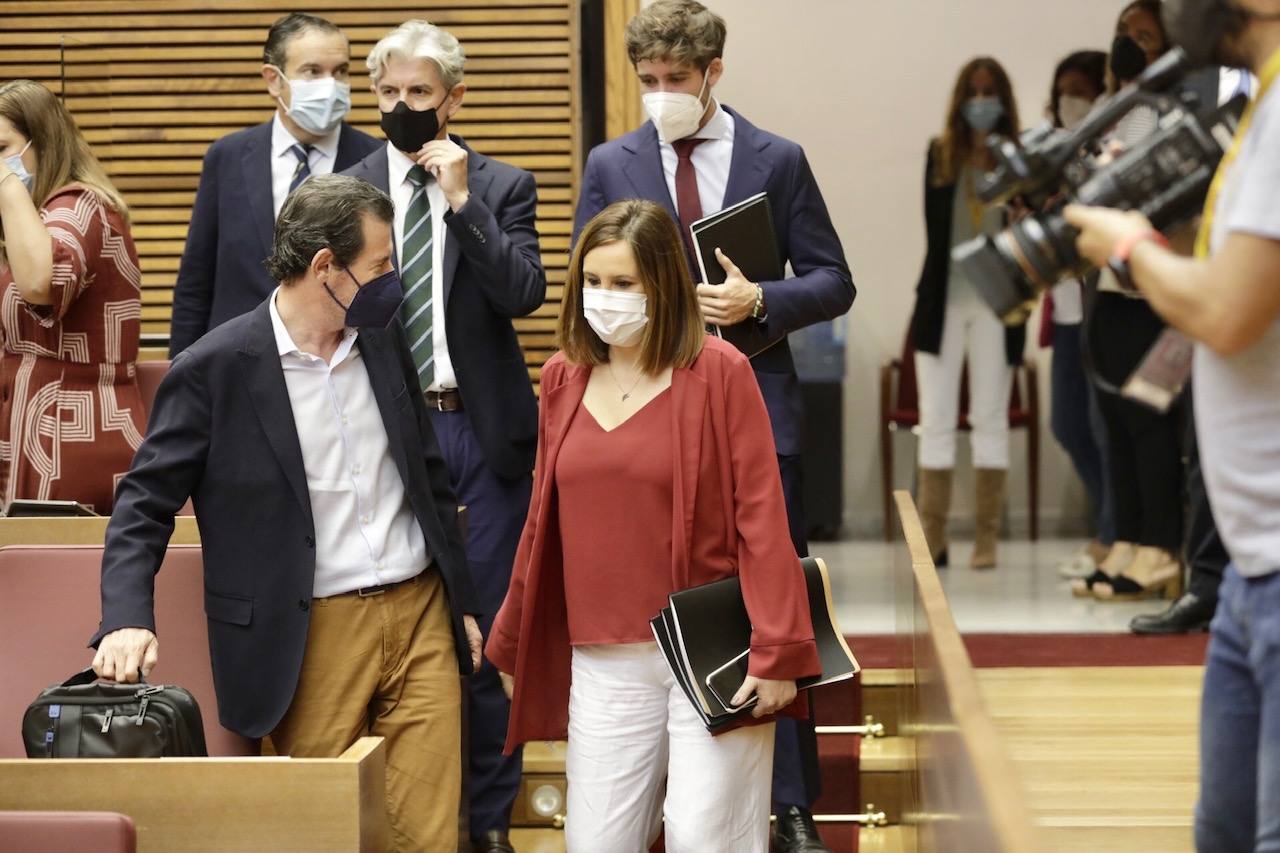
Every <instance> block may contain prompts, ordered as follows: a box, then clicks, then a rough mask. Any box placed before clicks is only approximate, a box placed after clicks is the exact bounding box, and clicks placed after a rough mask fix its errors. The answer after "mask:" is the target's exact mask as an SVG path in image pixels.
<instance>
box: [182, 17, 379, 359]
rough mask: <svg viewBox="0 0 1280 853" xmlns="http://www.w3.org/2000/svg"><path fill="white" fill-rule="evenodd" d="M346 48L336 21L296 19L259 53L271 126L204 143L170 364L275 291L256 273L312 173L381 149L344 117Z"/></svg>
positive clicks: (279, 26)
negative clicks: (293, 195)
mask: <svg viewBox="0 0 1280 853" xmlns="http://www.w3.org/2000/svg"><path fill="white" fill-rule="evenodd" d="M350 61H351V49H350V45H349V44H348V42H347V37H346V36H345V35H344V34H343V32H342V30H340V29H338V27H337V26H336V25H334V24H333V23H331V22H329V21H326V20H325V19H324V18H318V17H316V16H315V15H306V14H302V13H299V12H295V13H293V14H290V15H285V16H284V17H282V18H280V19H279V20H277V21H276V22H275V23H274V24H272V25H271V29H270V31H269V32H268V33H267V42H266V44H265V45H264V46H263V50H262V79H263V80H264V81H266V84H267V93H268V94H269V95H270V96H271V98H272V100H273V101H274V102H275V104H276V113H275V115H274V116H272V117H271V120H270V121H267V122H264V123H262V124H260V125H257V126H255V127H250V128H247V129H245V130H239V131H236V132H235V133H232V134H229V135H228V136H224V137H223V138H222V139H219V140H218V141H217V142H215V143H213V145H211V146H209V151H208V153H206V154H205V158H204V166H203V167H202V168H201V171H200V187H199V189H197V190H196V201H195V207H194V208H193V209H192V211H191V223H190V225H189V226H188V229H187V245H186V248H185V249H183V252H182V264H181V266H179V268H178V280H177V283H176V284H175V286H174V290H173V322H172V329H171V331H170V337H169V357H170V358H173V357H174V356H176V355H177V354H178V353H180V352H182V351H183V350H185V349H186V348H187V347H189V346H191V344H193V343H195V342H196V340H198V339H199V338H200V337H201V336H202V335H203V334H204V333H205V332H207V331H209V330H210V329H212V328H214V327H216V326H220V325H222V324H223V323H225V322H226V321H227V320H230V319H231V318H232V317H236V316H239V315H240V314H243V313H245V312H246V311H251V310H253V309H254V308H256V307H258V304H259V303H261V302H262V300H263V299H266V298H267V294H269V293H270V292H271V291H272V290H274V289H275V287H276V282H274V281H272V280H271V276H269V275H267V271H266V269H265V268H264V267H263V260H264V259H265V258H266V257H267V255H269V254H270V253H271V235H272V229H273V228H274V227H275V221H276V216H277V215H279V213H280V208H281V207H282V206H283V205H284V200H285V196H287V195H288V194H289V193H290V191H292V190H293V189H294V188H296V187H297V186H298V185H299V184H301V183H302V182H303V181H305V180H306V179H307V178H308V177H310V176H311V175H327V174H330V173H331V172H341V171H342V170H343V169H346V168H347V167H349V166H351V165H352V164H354V163H355V162H356V161H358V160H359V159H360V158H361V157H364V156H365V155H366V154H368V153H369V152H370V151H372V150H373V149H375V148H377V147H378V145H379V142H378V140H376V139H374V138H373V137H372V136H369V135H368V134H367V133H362V132H360V131H358V130H356V129H355V128H354V127H351V126H350V125H348V124H347V123H346V122H344V121H343V119H344V118H345V117H346V115H347V112H348V111H349V110H350V109H351V86H350V84H348V83H347V71H348V65H349V64H350Z"/></svg>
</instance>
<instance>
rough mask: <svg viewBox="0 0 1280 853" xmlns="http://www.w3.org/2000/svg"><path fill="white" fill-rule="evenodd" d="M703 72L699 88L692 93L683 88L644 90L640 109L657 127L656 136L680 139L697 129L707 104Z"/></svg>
mask: <svg viewBox="0 0 1280 853" xmlns="http://www.w3.org/2000/svg"><path fill="white" fill-rule="evenodd" d="M707 79H708V77H707V74H706V73H705V72H703V75H702V88H701V89H699V90H698V94H696V95H686V94H684V93H683V92H646V93H645V94H644V96H643V101H644V111H645V112H646V113H648V115H649V120H650V121H652V122H653V126H654V127H655V128H657V130H658V140H659V141H661V142H663V143H671V142H674V141H676V140H677V139H684V138H685V137H686V136H691V135H693V134H694V133H695V132H696V131H697V130H698V124H699V123H701V121H702V114H703V113H705V112H706V111H707V106H706V104H704V103H703V102H702V95H703V93H704V92H706V90H707Z"/></svg>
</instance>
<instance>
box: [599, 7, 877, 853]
mask: <svg viewBox="0 0 1280 853" xmlns="http://www.w3.org/2000/svg"><path fill="white" fill-rule="evenodd" d="M724 40H725V24H724V21H723V19H721V18H720V17H719V16H718V15H715V14H714V13H712V12H711V11H710V10H708V9H707V8H706V7H705V6H703V5H702V4H700V3H697V2H693V0H658V2H655V3H653V4H651V5H649V6H646V7H645V9H644V10H643V11H641V12H640V13H639V14H638V15H636V17H635V18H634V19H632V21H631V22H630V23H629V24H628V26H627V52H628V55H629V56H630V59H631V62H632V64H633V65H634V66H635V68H636V72H637V73H638V74H639V76H640V86H641V89H642V90H643V92H644V93H645V94H644V98H645V109H646V112H648V114H649V117H650V120H649V121H647V122H645V124H644V125H642V126H641V127H640V128H638V129H637V130H634V131H632V132H631V133H628V134H626V135H624V136H622V137H620V138H618V139H615V140H613V141H611V142H607V143H605V144H603V145H600V146H598V147H596V148H595V149H594V150H592V152H591V154H590V156H589V157H588V158H587V165H586V169H585V171H584V172H583V176H582V188H581V192H580V194H579V197H578V209H577V214H576V216H575V220H574V240H575V242H576V240H577V235H578V233H579V232H580V231H581V230H582V228H583V226H584V225H586V223H587V222H588V221H589V220H590V219H591V218H592V217H593V216H595V215H596V214H597V213H599V212H600V211H601V210H603V209H604V208H605V207H606V206H608V205H609V204H611V203H613V202H615V201H619V200H621V199H626V198H647V199H649V200H651V201H655V202H658V203H660V204H662V205H663V206H665V207H666V208H667V210H668V211H669V212H670V213H671V215H672V218H674V219H675V220H676V221H677V222H679V223H680V225H681V229H682V232H685V233H687V232H688V228H689V226H690V225H691V224H692V223H693V222H694V221H696V220H697V219H699V218H701V217H702V216H708V215H711V214H713V213H716V212H717V211H719V210H722V209H723V208H726V207H729V206H731V205H733V204H736V203H737V202H740V201H742V200H744V199H746V198H748V197H750V196H752V195H755V194H756V193H760V192H764V193H768V196H769V202H770V205H771V207H772V212H773V221H774V224H775V227H776V229H777V240H778V255H779V257H780V258H781V259H782V260H783V262H784V263H790V265H791V269H792V272H793V273H794V276H793V277H792V278H788V279H786V280H784V281H762V282H753V281H750V280H748V278H747V277H746V276H744V275H743V274H742V273H741V272H740V271H739V270H738V269H737V268H736V267H735V266H734V265H733V263H732V260H733V259H731V258H726V259H723V260H722V261H721V263H722V265H723V266H724V268H725V270H726V273H727V274H728V278H727V280H726V281H725V283H724V284H723V285H708V284H705V283H703V284H699V285H698V301H699V304H700V305H701V307H702V310H703V315H704V316H705V318H706V319H707V321H708V322H709V323H711V324H714V325H716V326H719V327H738V329H739V330H742V331H747V330H745V329H743V327H752V328H750V329H749V331H750V333H751V337H753V338H756V339H763V340H766V341H770V342H774V343H773V345H772V346H770V347H768V348H767V349H765V350H764V351H763V352H759V353H758V354H756V353H754V352H749V353H748V355H752V356H753V358H752V359H751V364H752V367H753V368H754V369H755V374H756V380H757V381H758V382H759V383H760V391H761V393H762V394H763V395H764V401H765V405H766V407H767V408H768V410H769V420H770V423H771V424H772V426H773V438H774V443H775V444H776V446H777V451H778V464H779V467H780V470H781V474H782V483H783V490H784V493H785V496H786V502H787V514H788V519H789V521H790V525H791V536H792V539H793V540H794V542H795V546H796V550H797V552H798V553H800V554H802V555H804V554H807V553H808V546H807V543H806V539H807V536H806V527H805V522H804V512H803V506H802V504H801V497H802V493H801V483H800V471H801V465H800V458H801V457H800V454H801V451H802V447H801V436H802V432H803V429H802V427H803V404H802V400H801V395H800V383H799V380H798V379H797V377H796V370H795V364H794V362H793V360H792V357H791V349H790V347H789V346H788V344H787V335H788V334H790V333H791V332H794V331H796V330H797V329H802V328H804V327H805V326H809V325H812V324H814V323H820V322H822V321H824V320H831V319H833V318H835V317H838V316H840V315H841V314H844V313H845V312H846V311H848V310H849V307H850V306H851V305H852V304H853V298H854V292H855V291H854V286H853V280H852V278H851V276H850V274H849V268H848V265H847V264H846V263H845V259H844V250H843V249H842V248H841V246H840V239H839V237H837V236H836V233H835V228H834V227H833V226H832V224H831V218H830V216H829V215H828V213H827V208H826V204H825V203H824V202H823V200H822V193H821V192H820V191H819V189H818V185H817V182H816V181H815V180H814V177H813V172H812V171H811V170H810V168H809V163H808V161H807V160H806V158H805V155H804V151H803V150H801V148H800V146H799V145H797V144H796V143H794V142H791V141H789V140H787V139H784V138H782V137H781V136H777V135H775V134H772V133H769V132H767V131H764V130H761V129H760V128H757V127H756V126H754V125H753V124H751V123H750V122H748V121H747V120H746V119H745V118H743V117H742V116H741V115H740V114H738V113H737V112H735V111H733V110H730V109H729V108H727V107H723V106H721V105H720V104H719V103H717V102H716V100H715V99H714V98H713V97H712V96H711V90H712V89H713V88H714V86H715V85H716V82H717V81H718V80H719V79H720V75H721V74H722V73H723V71H724V61H723V59H722V58H721V57H722V55H723V52H724ZM690 268H691V270H693V272H694V280H695V281H699V280H700V278H701V276H700V274H699V273H698V271H697V270H698V266H697V264H696V262H694V261H693V259H692V258H690ZM730 339H733V338H732V336H730ZM773 794H774V803H775V807H776V808H777V810H778V811H777V813H778V817H779V837H778V843H779V846H781V847H782V848H783V849H785V850H788V851H793V850H794V851H802V850H803V851H812V850H825V849H826V847H825V846H823V845H822V842H821V840H820V839H819V838H818V835H817V830H816V828H815V827H814V825H813V821H812V818H811V815H810V813H809V808H810V806H811V804H812V803H813V801H814V800H816V799H817V796H818V766H817V741H816V738H815V737H814V734H813V726H812V723H811V722H810V723H809V724H807V725H806V724H803V723H801V724H799V725H793V724H792V723H791V722H789V721H787V722H779V725H778V746H777V749H776V750H775V755H774V791H773Z"/></svg>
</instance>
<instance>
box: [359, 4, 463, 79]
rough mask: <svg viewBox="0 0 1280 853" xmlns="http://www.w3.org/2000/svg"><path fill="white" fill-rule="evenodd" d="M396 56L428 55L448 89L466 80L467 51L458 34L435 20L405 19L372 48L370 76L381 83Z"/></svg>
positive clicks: (423, 57)
mask: <svg viewBox="0 0 1280 853" xmlns="http://www.w3.org/2000/svg"><path fill="white" fill-rule="evenodd" d="M392 59H427V60H430V61H431V62H434V63H435V65H436V68H438V69H439V70H440V81H441V82H442V83H444V87H445V89H448V90H452V89H453V87H454V86H457V85H458V84H459V83H461V82H462V66H463V63H464V62H465V61H466V55H465V54H464V53H463V51H462V45H461V44H459V43H458V40H457V38H455V37H454V36H453V35H451V34H450V33H449V32H448V31H446V30H442V29H440V28H439V27H437V26H436V25H435V24H431V23H428V22H426V21H421V20H413V21H405V22H404V23H403V24H401V25H400V26H398V27H396V28H395V29H394V30H392V31H391V32H389V33H387V34H386V35H385V36H383V37H382V40H381V41H379V42H378V43H377V44H375V45H374V46H373V50H371V51H369V58H368V59H367V60H365V64H366V65H368V66H369V77H370V79H372V81H373V85H375V86H377V85H378V81H379V80H380V79H382V72H383V71H385V70H386V67H387V62H389V61H390V60H392Z"/></svg>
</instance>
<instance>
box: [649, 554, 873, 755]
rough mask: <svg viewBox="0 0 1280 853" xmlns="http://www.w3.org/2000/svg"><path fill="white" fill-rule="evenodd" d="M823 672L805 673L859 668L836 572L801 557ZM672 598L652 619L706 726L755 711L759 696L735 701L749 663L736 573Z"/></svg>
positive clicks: (835, 673) (828, 678)
mask: <svg viewBox="0 0 1280 853" xmlns="http://www.w3.org/2000/svg"><path fill="white" fill-rule="evenodd" d="M800 565H801V567H802V568H803V569H804V579H805V588H806V590H807V592H808V594H809V612H810V614H811V616H812V617H813V632H814V638H815V639H816V641H817V644H818V657H819V659H820V661H821V663H822V674H821V675H815V676H811V677H809V678H802V679H800V680H799V681H798V682H797V683H796V686H797V687H798V688H799V689H801V690H805V689H807V688H810V687H817V686H819V685H822V684H830V683H832V682H835V681H843V680H845V679H846V678H852V677H853V676H854V674H855V673H856V672H858V670H859V666H858V662H857V661H856V660H855V659H854V657H853V652H851V651H850V650H849V646H848V644H847V643H846V642H845V639H844V635H843V634H842V633H841V632H840V626H839V624H838V623H837V622H836V615H835V606H834V604H833V603H832V600H831V579H830V578H829V577H828V575H827V566H826V564H825V563H824V562H822V560H821V559H820V558H817V557H806V558H805V559H803V560H801V561H800ZM668 600H669V602H670V604H669V606H667V607H664V608H663V609H662V612H661V613H659V614H658V615H657V616H655V617H654V618H653V619H652V620H650V622H649V624H650V627H652V628H653V635H654V638H655V639H656V640H657V641H658V647H659V648H660V649H661V650H662V654H663V657H665V658H666V661H667V665H668V666H669V667H671V673H672V675H673V676H674V677H675V679H676V681H677V682H678V683H679V684H680V687H681V689H682V690H684V693H685V695H686V696H688V697H689V701H690V702H691V703H693V707H694V709H695V710H697V712H698V715H699V716H700V717H701V718H702V722H703V724H704V725H705V726H706V727H707V730H708V731H711V732H715V731H718V730H720V729H723V728H725V727H726V726H730V725H732V724H734V723H735V722H737V721H738V720H739V719H740V718H742V717H745V716H747V715H749V714H750V713H751V708H752V706H754V705H755V703H756V698H755V697H754V696H752V697H751V699H749V700H747V702H746V703H744V704H743V705H741V706H736V707H735V706H733V705H731V704H730V703H731V702H732V701H733V697H734V694H736V693H737V692H738V689H739V688H740V687H741V686H742V683H743V681H745V680H746V678H747V668H748V666H749V665H750V648H751V619H750V617H748V615H747V608H746V604H745V603H744V602H743V600H742V587H741V584H740V583H739V581H738V578H737V577H732V578H725V579H724V580H719V581H715V582H714V583H709V584H704V585H702V586H696V587H693V588H692V589H686V590H681V591H680V592H677V593H673V594H672V595H671V596H670V598H669V599H668Z"/></svg>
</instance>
